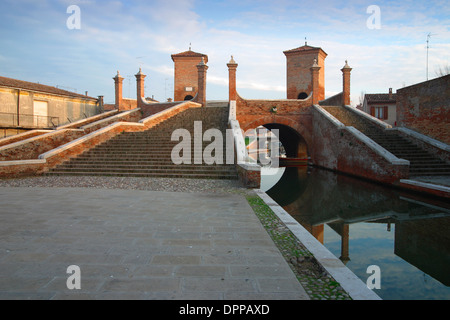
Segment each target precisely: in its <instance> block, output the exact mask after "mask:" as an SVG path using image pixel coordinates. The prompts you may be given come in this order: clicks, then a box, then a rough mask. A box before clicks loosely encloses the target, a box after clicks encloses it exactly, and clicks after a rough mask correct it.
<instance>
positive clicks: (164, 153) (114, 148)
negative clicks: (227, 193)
mask: <svg viewBox="0 0 450 320" xmlns="http://www.w3.org/2000/svg"><path fill="white" fill-rule="evenodd" d="M225 106H227V105H226V104H225ZM225 106H223V105H222V106H215V107H214V108H194V109H188V110H185V111H183V112H181V113H179V114H177V115H175V116H173V117H171V118H169V119H167V120H166V121H164V122H162V123H160V124H158V125H157V126H155V127H153V128H151V129H149V130H146V131H143V132H123V133H121V134H119V135H117V136H116V137H114V138H112V139H110V140H108V141H106V142H105V143H102V144H100V145H98V146H96V147H95V148H93V149H91V150H88V151H86V152H85V153H83V154H81V155H80V156H78V157H76V158H73V159H70V160H69V161H67V162H65V163H63V164H61V165H59V166H57V167H56V168H53V169H51V170H50V171H49V172H48V173H47V175H84V176H122V177H169V178H197V179H237V178H238V177H237V172H236V168H235V166H234V165H226V164H223V165H222V164H213V165H207V164H205V163H202V164H194V151H195V149H194V121H202V130H203V132H205V131H206V130H207V129H209V128H216V129H219V130H221V131H222V133H223V137H225V130H226V128H227V119H228V107H225ZM177 128H184V129H187V130H188V131H189V132H190V134H191V139H192V143H191V163H192V164H180V165H176V164H174V163H173V162H172V160H171V152H172V149H173V147H174V146H176V145H177V144H179V143H180V142H179V141H171V135H172V132H173V131H174V130H175V129H177ZM224 142H225V139H224ZM210 143H211V142H203V147H202V150H203V148H204V147H205V146H207V145H209V144H210ZM223 150H224V152H223V157H224V162H225V146H224V149H223Z"/></svg>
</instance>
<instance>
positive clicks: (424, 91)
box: [397, 75, 450, 144]
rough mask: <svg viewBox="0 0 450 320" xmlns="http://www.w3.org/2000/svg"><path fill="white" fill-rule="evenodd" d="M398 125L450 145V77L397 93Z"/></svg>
mask: <svg viewBox="0 0 450 320" xmlns="http://www.w3.org/2000/svg"><path fill="white" fill-rule="evenodd" d="M397 125H398V126H405V127H408V128H410V129H413V130H416V131H418V132H420V133H422V134H425V135H428V136H430V137H431V138H434V139H436V140H439V141H442V142H444V143H447V144H450V75H447V76H444V77H440V78H437V79H433V80H429V81H426V82H422V83H419V84H416V85H412V86H409V87H406V88H402V89H398V90H397Z"/></svg>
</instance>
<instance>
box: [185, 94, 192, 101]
mask: <svg viewBox="0 0 450 320" xmlns="http://www.w3.org/2000/svg"><path fill="white" fill-rule="evenodd" d="M192 99H194V97H193V96H191V95H190V94H188V95H187V96H186V97H184V101H188V100H192Z"/></svg>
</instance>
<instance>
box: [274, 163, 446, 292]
mask: <svg viewBox="0 0 450 320" xmlns="http://www.w3.org/2000/svg"><path fill="white" fill-rule="evenodd" d="M267 194H268V195H269V196H271V197H272V198H273V199H274V200H275V201H277V203H278V204H279V205H281V206H282V207H283V208H284V209H285V210H286V211H287V212H289V213H290V214H291V215H292V216H293V217H294V218H295V219H296V220H297V221H298V222H299V223H300V224H301V225H302V226H303V227H304V228H306V229H307V230H308V231H309V232H310V233H311V234H312V235H314V237H316V238H317V239H318V240H319V241H320V242H322V243H323V241H324V224H327V225H328V226H329V227H330V228H331V229H333V230H334V231H335V232H336V233H337V234H339V235H340V237H341V256H340V259H341V260H342V261H343V262H344V263H345V262H347V261H349V260H350V253H349V238H350V234H351V225H352V224H355V223H361V222H366V223H378V224H381V223H382V224H386V228H387V230H390V228H391V226H392V225H395V248H394V253H395V254H396V255H398V256H400V257H401V258H402V259H404V260H405V261H408V262H409V263H410V264H413V265H414V266H416V267H417V268H419V269H421V270H422V271H424V272H426V273H427V274H429V275H431V276H433V277H434V278H435V279H437V280H439V281H441V282H442V283H444V284H446V285H450V276H449V275H448V272H447V270H448V268H449V266H450V235H449V234H448V232H446V230H447V231H448V230H449V229H450V206H449V205H448V204H446V203H442V202H441V201H439V200H434V199H429V198H427V199H425V198H420V197H419V196H416V195H412V194H407V193H405V192H403V191H401V190H396V189H393V188H386V187H384V186H382V185H378V184H374V183H371V182H367V181H364V180H360V179H355V178H352V177H349V176H345V175H337V174H335V173H333V172H330V171H326V170H320V169H315V168H310V167H288V168H286V170H285V171H284V173H283V176H282V177H281V179H280V181H279V182H278V183H277V184H276V185H274V186H273V187H272V188H271V189H270V190H268V191H267ZM368 249H370V248H368Z"/></svg>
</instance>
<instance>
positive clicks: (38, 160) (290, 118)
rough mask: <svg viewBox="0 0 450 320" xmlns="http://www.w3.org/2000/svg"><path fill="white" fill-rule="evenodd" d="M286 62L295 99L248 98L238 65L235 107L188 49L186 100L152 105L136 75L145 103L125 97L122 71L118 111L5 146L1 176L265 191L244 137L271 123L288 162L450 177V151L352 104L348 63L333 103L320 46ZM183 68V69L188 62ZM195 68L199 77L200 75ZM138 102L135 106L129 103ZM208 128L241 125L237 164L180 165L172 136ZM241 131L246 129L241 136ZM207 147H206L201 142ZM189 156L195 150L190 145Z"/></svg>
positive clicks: (385, 179)
mask: <svg viewBox="0 0 450 320" xmlns="http://www.w3.org/2000/svg"><path fill="white" fill-rule="evenodd" d="M284 53H285V55H286V57H287V99H278V100H258V99H245V98H243V97H241V96H240V95H239V94H238V92H237V87H236V77H237V74H236V73H237V67H238V64H237V63H236V62H235V61H234V59H233V57H232V58H231V60H230V61H229V63H228V64H227V66H228V71H229V100H228V101H224V102H219V103H212V102H210V101H207V100H206V78H207V77H206V71H207V69H208V66H207V65H206V61H207V59H205V55H203V54H197V53H194V52H192V51H188V52H185V53H182V54H177V55H173V60H174V62H175V64H176V65H175V69H176V70H178V71H179V69H180V66H179V65H178V68H177V63H181V64H182V66H183V68H191V69H195V71H196V72H197V76H195V77H194V76H193V75H195V73H194V72H190V73H189V74H190V75H191V76H190V77H183V78H182V79H181V80H180V79H177V78H175V83H176V84H177V85H176V88H177V89H176V90H177V92H176V94H177V96H178V97H179V99H182V98H184V97H189V98H191V97H194V98H193V99H191V100H189V101H175V102H164V103H153V102H149V101H147V100H146V99H145V98H144V89H143V88H144V79H145V75H144V74H142V71H141V70H139V73H138V74H136V81H137V99H136V100H134V104H133V103H130V101H127V102H124V100H125V99H122V81H123V78H122V77H121V76H120V74H119V73H118V74H117V76H116V77H115V78H114V82H115V86H116V105H115V110H113V111H110V112H106V113H103V114H100V115H98V116H95V117H91V118H88V119H85V120H82V121H79V122H77V123H72V124H68V125H64V126H61V127H59V128H57V130H54V131H43V130H33V131H30V132H28V133H25V134H22V135H18V136H13V137H10V138H5V139H2V140H0V177H11V176H20V175H35V174H42V173H46V174H63V175H69V174H70V175H120V176H141V177H151V176H153V177H191V178H220V179H230V178H231V179H234V178H237V177H238V176H239V177H240V178H241V179H242V180H243V181H244V182H245V183H246V184H247V185H248V186H251V187H255V186H256V187H257V186H259V181H260V167H259V166H257V165H254V164H249V163H247V162H246V161H245V152H246V151H245V150H246V149H245V143H244V142H243V141H244V140H243V136H242V134H241V131H242V130H243V131H244V132H245V131H247V130H248V129H254V128H256V127H258V126H264V127H266V128H268V129H278V130H279V140H280V142H281V143H282V144H283V146H284V147H285V150H286V154H287V157H288V158H291V159H292V158H293V159H298V158H308V161H309V163H310V164H312V165H315V166H318V167H323V168H327V169H330V170H334V171H338V172H343V173H347V174H350V175H354V176H359V177H362V178H366V179H371V180H375V181H378V182H382V183H387V184H399V181H400V180H401V179H405V178H410V177H411V176H419V175H449V174H450V165H449V164H448V163H449V162H450V156H449V154H450V153H449V150H448V149H449V147H448V145H446V144H439V143H438V142H436V141H433V140H430V139H428V138H427V137H423V136H420V135H419V136H418V135H417V134H416V133H412V132H411V131H410V130H407V129H406V128H391V127H390V126H389V125H387V124H385V123H384V122H382V121H379V120H378V119H376V118H374V117H372V116H370V115H368V114H366V113H364V112H362V111H359V110H357V109H355V108H352V107H350V106H349V104H350V73H351V70H352V69H351V68H350V67H349V65H348V64H347V62H345V65H344V66H343V68H342V69H341V72H342V92H341V93H339V94H337V95H335V96H333V97H331V98H328V99H324V97H325V85H324V59H325V57H326V53H325V52H324V51H323V50H322V49H321V48H315V47H310V46H308V45H306V44H305V46H302V47H299V48H296V49H293V50H288V51H285V52H284ZM180 61H181V62H180ZM191 71H192V70H191ZM128 100H129V99H128ZM194 121H202V122H203V124H204V126H203V132H205V130H207V129H209V128H216V129H219V130H221V131H222V132H224V131H225V130H226V128H227V127H230V128H232V129H233V130H234V131H233V132H234V134H235V135H234V137H235V146H236V158H237V165H234V164H232V165H230V164H223V165H216V166H213V167H212V166H210V165H205V164H204V163H202V164H195V163H192V164H187V165H184V164H183V165H175V164H173V163H171V162H170V155H171V154H170V152H171V150H173V146H174V144H175V142H174V141H171V132H173V130H175V129H176V128H187V130H189V132H190V133H191V134H192V133H193V130H194V129H193V126H192V125H193V123H194ZM239 129H242V130H239ZM202 146H203V147H205V145H204V144H203V145H202ZM191 147H192V149H191V151H192V152H190V153H192V154H194V153H195V146H191Z"/></svg>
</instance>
